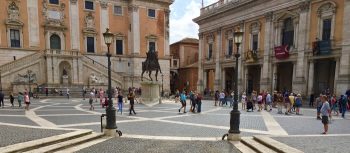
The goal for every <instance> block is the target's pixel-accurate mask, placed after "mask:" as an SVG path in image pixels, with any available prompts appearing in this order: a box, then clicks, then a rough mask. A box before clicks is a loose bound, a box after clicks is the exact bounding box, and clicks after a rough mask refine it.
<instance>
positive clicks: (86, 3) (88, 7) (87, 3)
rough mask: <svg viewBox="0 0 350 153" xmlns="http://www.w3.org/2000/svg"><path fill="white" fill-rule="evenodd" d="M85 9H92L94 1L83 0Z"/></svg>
mask: <svg viewBox="0 0 350 153" xmlns="http://www.w3.org/2000/svg"><path fill="white" fill-rule="evenodd" d="M85 9H87V10H94V2H93V1H85Z"/></svg>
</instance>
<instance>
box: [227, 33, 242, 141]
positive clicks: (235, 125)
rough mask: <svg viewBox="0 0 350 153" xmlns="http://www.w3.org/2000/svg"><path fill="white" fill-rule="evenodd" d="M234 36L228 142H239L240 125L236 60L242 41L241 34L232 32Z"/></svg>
mask: <svg viewBox="0 0 350 153" xmlns="http://www.w3.org/2000/svg"><path fill="white" fill-rule="evenodd" d="M233 36H234V40H235V44H236V47H237V52H236V53H235V57H236V67H235V74H236V77H235V78H234V80H235V84H234V91H235V95H234V105H233V110H232V111H231V118H230V130H229V131H228V133H229V136H228V139H229V140H239V139H240V138H239V133H240V131H239V124H240V114H241V113H240V112H239V110H238V87H237V84H238V58H239V57H240V54H239V46H240V45H241V43H242V39H243V32H234V34H233Z"/></svg>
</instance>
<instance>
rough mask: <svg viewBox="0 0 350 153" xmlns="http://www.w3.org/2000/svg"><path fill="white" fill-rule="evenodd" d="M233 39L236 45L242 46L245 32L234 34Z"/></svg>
mask: <svg viewBox="0 0 350 153" xmlns="http://www.w3.org/2000/svg"><path fill="white" fill-rule="evenodd" d="M233 37H234V39H235V43H236V44H241V43H242V41H243V32H240V31H239V32H234V33H233Z"/></svg>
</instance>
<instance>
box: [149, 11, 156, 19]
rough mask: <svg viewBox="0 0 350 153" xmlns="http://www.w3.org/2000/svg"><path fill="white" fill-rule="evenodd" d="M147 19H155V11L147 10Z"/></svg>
mask: <svg viewBox="0 0 350 153" xmlns="http://www.w3.org/2000/svg"><path fill="white" fill-rule="evenodd" d="M148 17H151V18H155V17H156V10H155V9H148Z"/></svg>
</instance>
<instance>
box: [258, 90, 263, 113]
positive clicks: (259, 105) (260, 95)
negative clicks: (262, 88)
mask: <svg viewBox="0 0 350 153" xmlns="http://www.w3.org/2000/svg"><path fill="white" fill-rule="evenodd" d="M262 99H263V97H262V93H260V94H259V95H258V98H257V101H258V107H259V108H258V112H260V111H261V110H262V109H263V107H262Z"/></svg>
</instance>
